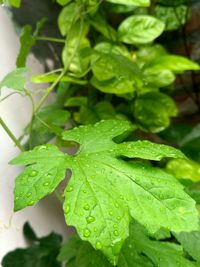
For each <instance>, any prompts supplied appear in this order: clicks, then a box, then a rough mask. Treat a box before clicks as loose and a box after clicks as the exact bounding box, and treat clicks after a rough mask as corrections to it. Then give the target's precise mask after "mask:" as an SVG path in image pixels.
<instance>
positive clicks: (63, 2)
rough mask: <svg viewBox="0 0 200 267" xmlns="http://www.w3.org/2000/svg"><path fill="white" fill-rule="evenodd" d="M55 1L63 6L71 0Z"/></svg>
mask: <svg viewBox="0 0 200 267" xmlns="http://www.w3.org/2000/svg"><path fill="white" fill-rule="evenodd" d="M56 2H57V3H58V4H60V5H61V6H65V5H67V4H69V3H70V2H71V0H56Z"/></svg>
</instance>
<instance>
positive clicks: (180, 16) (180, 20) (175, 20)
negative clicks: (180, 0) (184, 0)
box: [153, 5, 189, 31]
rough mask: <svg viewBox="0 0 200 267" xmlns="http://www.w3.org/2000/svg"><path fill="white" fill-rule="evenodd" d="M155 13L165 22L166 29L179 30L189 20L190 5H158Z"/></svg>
mask: <svg viewBox="0 0 200 267" xmlns="http://www.w3.org/2000/svg"><path fill="white" fill-rule="evenodd" d="M153 14H154V16H155V17H157V18H158V19H160V20H161V21H163V22H164V23H165V30H166V31H171V30H177V29H179V28H180V27H182V26H183V25H184V24H185V23H186V21H187V14H188V7H187V6H186V5H180V6H177V7H165V6H160V5H156V7H155V9H154V12H153ZM188 17H189V16H188Z"/></svg>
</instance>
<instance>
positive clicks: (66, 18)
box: [58, 3, 80, 36]
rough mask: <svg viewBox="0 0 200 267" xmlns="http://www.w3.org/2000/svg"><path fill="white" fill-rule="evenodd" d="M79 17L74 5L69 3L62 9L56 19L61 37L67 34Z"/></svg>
mask: <svg viewBox="0 0 200 267" xmlns="http://www.w3.org/2000/svg"><path fill="white" fill-rule="evenodd" d="M79 15H80V14H79V13H78V6H77V4H76V3H71V4H69V5H67V6H66V7H64V8H63V10H62V11H61V13H60V15H59V17H58V27H59V30H60V32H61V34H62V35H63V36H65V35H67V34H68V33H69V30H70V28H71V27H72V25H73V23H75V22H76V21H77V19H78V18H79Z"/></svg>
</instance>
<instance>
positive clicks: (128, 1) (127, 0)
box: [106, 0, 150, 7]
mask: <svg viewBox="0 0 200 267" xmlns="http://www.w3.org/2000/svg"><path fill="white" fill-rule="evenodd" d="M106 1H107V2H110V3H114V4H121V5H128V6H131V5H133V6H141V7H148V6H149V5H150V0H106Z"/></svg>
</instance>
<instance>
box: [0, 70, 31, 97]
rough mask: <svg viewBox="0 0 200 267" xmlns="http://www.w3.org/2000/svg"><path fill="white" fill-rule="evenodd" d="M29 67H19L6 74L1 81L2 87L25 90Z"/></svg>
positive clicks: (0, 85)
mask: <svg viewBox="0 0 200 267" xmlns="http://www.w3.org/2000/svg"><path fill="white" fill-rule="evenodd" d="M27 71H28V69H27V68H18V69H16V70H14V71H12V72H10V73H9V74H7V75H6V76H5V78H4V79H3V80H2V81H1V82H0V89H1V88H3V87H7V88H10V89H13V90H16V91H19V92H23V91H24V86H25V83H26V75H27Z"/></svg>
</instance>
